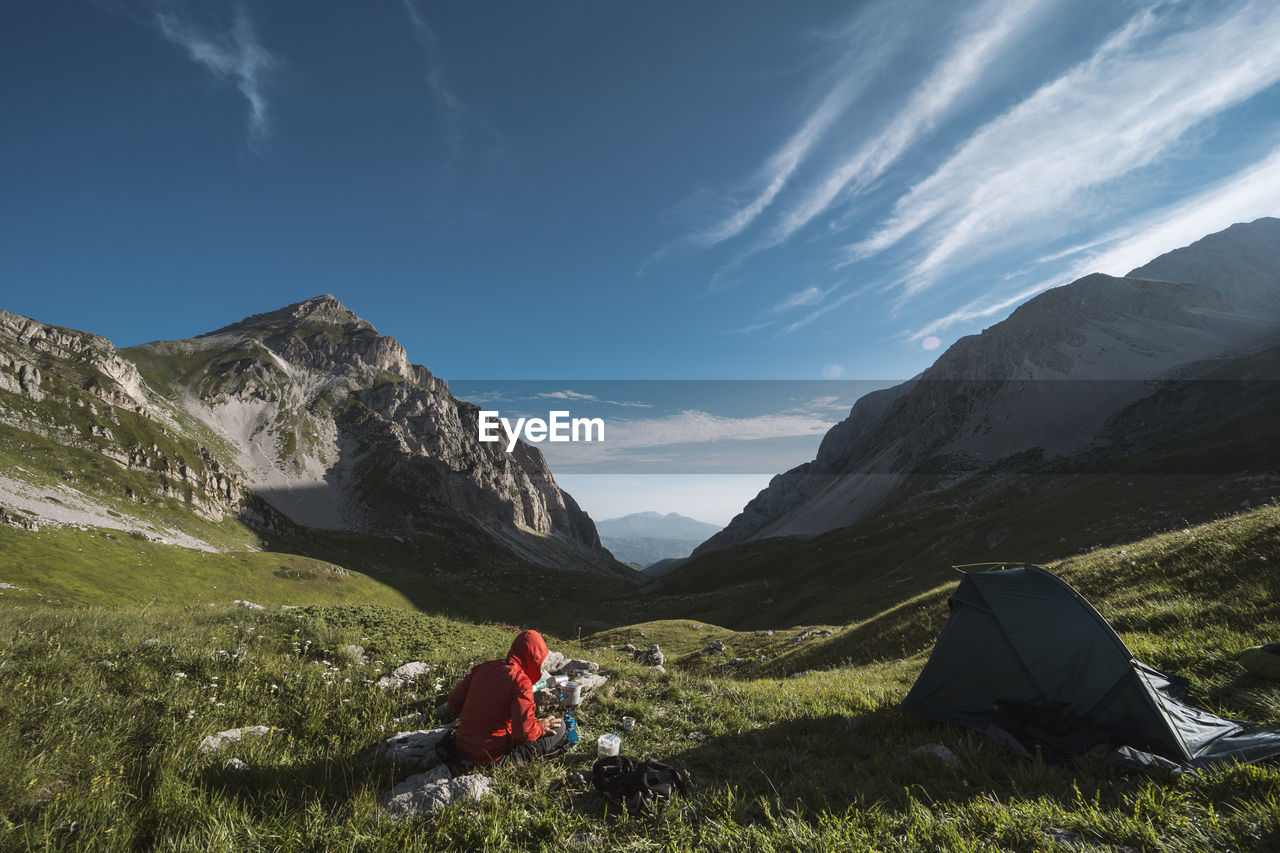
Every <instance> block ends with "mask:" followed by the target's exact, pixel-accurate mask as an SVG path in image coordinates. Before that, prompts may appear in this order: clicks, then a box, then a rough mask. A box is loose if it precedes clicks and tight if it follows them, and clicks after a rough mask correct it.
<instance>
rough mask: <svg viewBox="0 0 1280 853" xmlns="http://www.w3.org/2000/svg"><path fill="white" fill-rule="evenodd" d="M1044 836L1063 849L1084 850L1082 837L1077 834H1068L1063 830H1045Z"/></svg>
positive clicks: (1068, 832)
mask: <svg viewBox="0 0 1280 853" xmlns="http://www.w3.org/2000/svg"><path fill="white" fill-rule="evenodd" d="M1045 834H1046V835H1048V836H1049V837H1050V838H1052V839H1053V840H1054V841H1056V842H1057V843H1059V844H1061V845H1062V846H1064V847H1069V848H1071V849H1072V850H1083V849H1085V841H1084V836H1083V835H1081V834H1080V833H1078V832H1070V831H1068V830H1065V829H1054V828H1050V829H1046V830H1045Z"/></svg>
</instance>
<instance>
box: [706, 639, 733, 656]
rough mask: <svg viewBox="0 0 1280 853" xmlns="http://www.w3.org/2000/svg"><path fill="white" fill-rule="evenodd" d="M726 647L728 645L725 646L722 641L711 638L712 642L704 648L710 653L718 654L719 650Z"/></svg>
mask: <svg viewBox="0 0 1280 853" xmlns="http://www.w3.org/2000/svg"><path fill="white" fill-rule="evenodd" d="M726 648H728V646H726V645H725V644H724V643H722V642H720V641H719V640H713V641H712V642H710V643H708V644H707V649H706V650H707V651H708V652H710V653H711V654H719V653H720V652H723V651H724V650H725V649H726Z"/></svg>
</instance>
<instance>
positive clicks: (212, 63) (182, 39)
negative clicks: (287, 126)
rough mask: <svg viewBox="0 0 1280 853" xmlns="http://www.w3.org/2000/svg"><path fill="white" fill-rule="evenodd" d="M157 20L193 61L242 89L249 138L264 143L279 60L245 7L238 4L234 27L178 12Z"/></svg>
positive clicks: (159, 13) (171, 39)
mask: <svg viewBox="0 0 1280 853" xmlns="http://www.w3.org/2000/svg"><path fill="white" fill-rule="evenodd" d="M155 23H156V26H157V27H158V28H159V30H160V33H161V35H163V36H164V37H165V38H166V39H168V40H169V41H170V42H172V43H174V44H176V45H178V46H179V47H181V48H182V49H183V50H185V51H186V53H187V56H188V58H190V59H191V61H193V62H195V63H196V64H197V65H200V66H202V67H203V68H205V69H206V70H208V71H209V72H211V73H212V74H213V75H214V76H215V77H218V78H219V79H222V80H226V81H227V82H229V83H231V84H233V85H234V86H235V87H236V88H237V89H239V90H240V94H242V95H244V97H245V100H246V101H248V102H249V141H250V143H251V144H253V145H261V144H262V143H264V142H265V141H266V139H267V136H268V135H269V133H270V104H269V102H268V101H267V96H266V94H265V92H264V88H265V84H266V82H267V77H268V75H269V73H270V72H271V70H272V69H273V68H274V67H275V66H276V65H278V64H279V60H277V59H276V57H274V56H273V55H272V54H271V53H270V52H269V51H268V50H267V49H266V48H265V47H263V46H262V44H261V43H260V42H259V41H258V37H257V33H256V32H255V31H254V28H253V22H252V21H250V20H249V16H248V13H246V12H245V10H244V7H243V6H237V7H236V11H235V17H234V19H233V20H232V23H231V27H230V29H228V30H226V31H221V32H220V31H215V30H212V29H209V28H206V27H203V26H201V25H200V24H198V23H197V22H196V21H195V20H193V19H192V18H190V17H186V16H183V15H180V14H178V13H177V12H158V13H156V16H155Z"/></svg>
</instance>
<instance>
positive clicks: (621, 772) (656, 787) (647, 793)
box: [591, 755, 691, 814]
mask: <svg viewBox="0 0 1280 853" xmlns="http://www.w3.org/2000/svg"><path fill="white" fill-rule="evenodd" d="M591 784H592V785H594V786H595V788H596V790H598V791H599V792H600V793H602V794H604V798H605V799H606V800H608V801H609V802H610V803H613V804H614V805H615V806H622V808H623V809H625V810H626V812H627V813H628V814H640V813H642V812H647V811H651V810H653V809H654V808H655V807H661V805H662V804H663V803H665V802H666V801H667V800H670V799H671V798H672V797H674V796H675V795H676V794H687V793H688V792H689V789H690V787H691V784H690V782H689V777H688V775H687V774H686V773H684V772H683V771H680V770H676V769H675V768H674V767H672V766H671V765H670V764H663V763H662V762H661V761H654V760H653V759H648V760H647V761H634V760H632V759H630V758H627V757H626V756H625V755H611V756H609V757H608V758H598V759H596V763H595V764H594V765H592V767H591Z"/></svg>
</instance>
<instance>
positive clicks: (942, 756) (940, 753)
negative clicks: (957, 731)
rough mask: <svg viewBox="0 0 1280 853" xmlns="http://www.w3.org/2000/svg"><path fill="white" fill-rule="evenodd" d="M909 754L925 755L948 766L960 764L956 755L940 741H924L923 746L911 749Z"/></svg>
mask: <svg viewBox="0 0 1280 853" xmlns="http://www.w3.org/2000/svg"><path fill="white" fill-rule="evenodd" d="M911 754H912V755H927V756H929V757H931V758H936V759H937V760H938V761H941V762H942V763H943V764H946V765H948V766H950V767H958V766H959V765H960V759H959V758H957V757H956V754H955V753H954V752H952V751H951V750H949V749H947V748H946V747H945V746H943V745H942V744H940V743H926V744H925V745H924V746H919V747H916V748H915V749H913V750H911Z"/></svg>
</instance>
